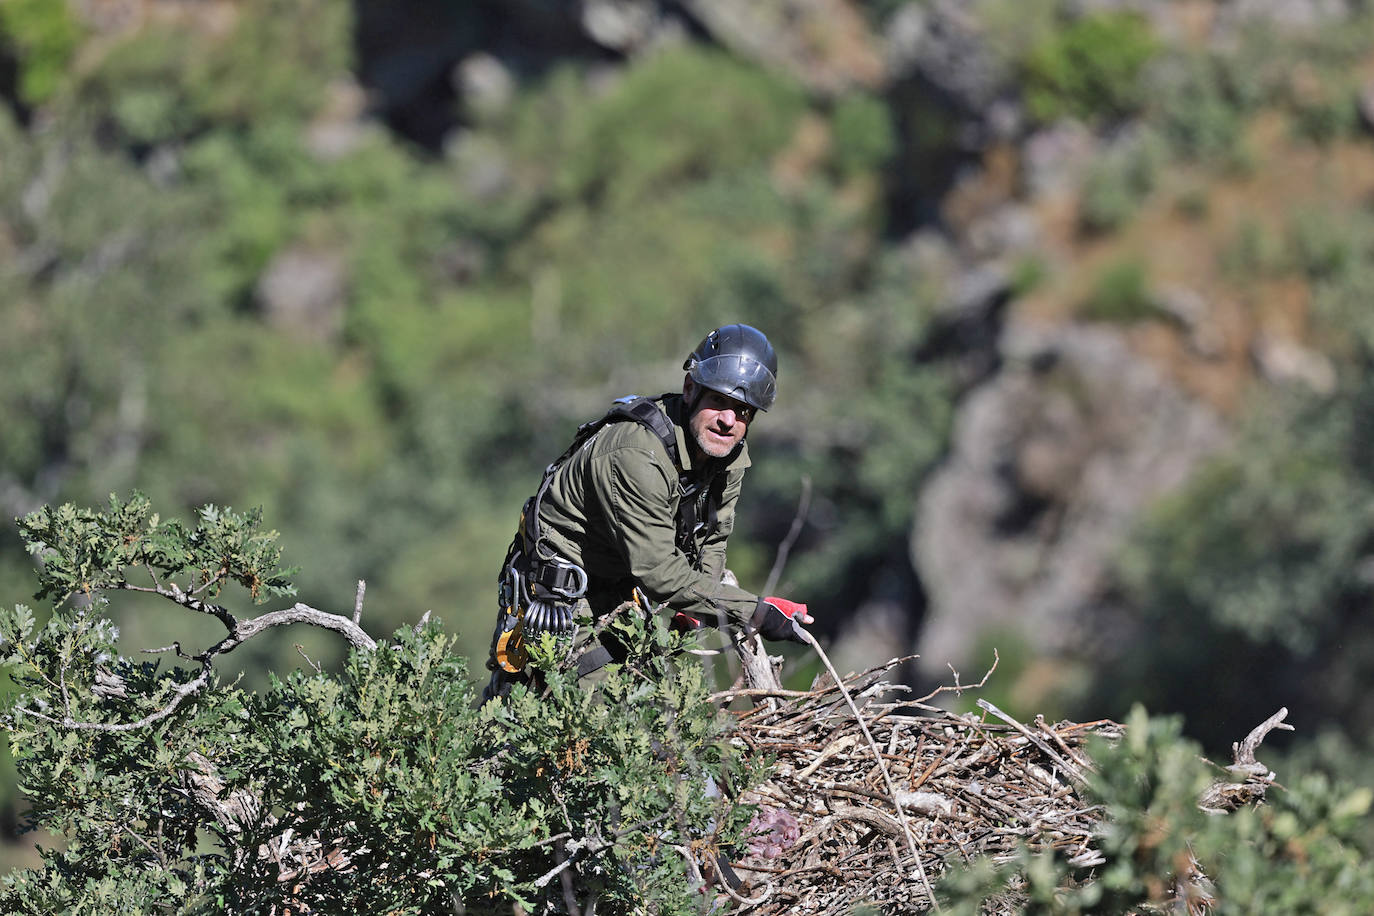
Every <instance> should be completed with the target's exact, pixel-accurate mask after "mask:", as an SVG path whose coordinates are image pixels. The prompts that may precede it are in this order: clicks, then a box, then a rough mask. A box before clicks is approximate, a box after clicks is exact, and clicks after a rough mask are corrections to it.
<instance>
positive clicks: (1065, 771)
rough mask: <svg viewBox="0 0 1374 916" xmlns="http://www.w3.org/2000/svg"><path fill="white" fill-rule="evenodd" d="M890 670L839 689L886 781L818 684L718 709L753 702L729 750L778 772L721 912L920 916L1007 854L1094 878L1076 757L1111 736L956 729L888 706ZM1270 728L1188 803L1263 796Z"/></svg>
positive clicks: (919, 708) (831, 695)
mask: <svg viewBox="0 0 1374 916" xmlns="http://www.w3.org/2000/svg"><path fill="white" fill-rule="evenodd" d="M898 661H899V660H894V661H893V662H889V663H888V664H887V665H885V666H883V667H881V668H878V669H874V670H870V671H868V672H865V673H864V674H861V675H857V676H853V677H851V678H849V679H847V680H846V681H845V686H846V687H847V688H848V690H849V693H850V694H851V695H852V697H853V700H854V702H855V704H856V705H857V707H858V709H859V711H860V713H861V715H862V716H863V718H864V720H865V722H866V723H867V726H868V731H869V733H870V734H871V735H872V738H873V743H874V744H876V746H877V749H878V751H879V752H880V753H881V755H882V761H883V763H884V764H886V769H887V774H886V775H885V774H884V773H883V771H882V768H880V767H879V765H878V760H877V757H876V755H875V752H874V748H873V747H872V746H871V745H870V744H869V740H868V738H867V737H866V736H865V735H864V734H863V730H862V729H861V727H860V725H859V722H858V720H857V718H856V717H855V715H854V714H853V711H852V710H851V708H850V707H849V705H848V702H847V701H846V699H845V698H844V696H843V694H842V692H841V691H840V689H839V687H838V686H837V685H836V684H835V682H834V681H833V680H832V679H830V678H828V677H823V680H822V681H819V682H818V683H817V685H816V686H815V687H813V689H812V690H810V691H805V692H798V691H774V690H737V691H733V692H731V693H727V694H725V695H723V698H725V697H728V698H729V699H732V700H738V699H741V698H747V699H749V700H751V701H753V702H755V703H757V705H754V706H753V707H752V708H749V709H746V710H744V711H739V712H734V713H733V715H734V716H735V717H736V722H735V726H734V735H733V740H734V741H736V742H737V743H740V744H743V745H745V746H747V748H748V749H749V751H750V752H751V753H756V754H761V755H767V756H771V757H773V758H775V759H776V761H777V762H776V765H775V767H774V768H773V772H772V775H771V777H770V779H769V780H768V781H767V782H766V783H764V785H763V786H762V787H761V788H760V789H759V790H758V793H757V797H755V798H751V799H749V800H750V801H755V802H758V803H759V804H761V805H763V806H765V807H764V808H763V809H762V811H763V816H762V818H761V819H760V821H759V823H761V824H763V825H766V826H769V829H768V830H767V832H766V833H764V834H762V835H761V836H760V837H758V838H757V839H756V841H755V842H754V843H751V853H750V854H749V855H747V856H744V857H743V858H737V859H736V861H735V868H736V871H737V873H738V874H739V876H740V877H741V878H743V879H744V881H745V884H744V886H743V887H742V888H740V890H739V892H738V896H736V895H733V894H732V896H736V900H737V901H739V903H738V904H737V909H735V910H734V912H738V913H744V914H754V916H764V914H767V916H773V914H778V916H781V914H794V916H795V914H807V913H818V914H819V913H824V914H834V913H842V912H846V908H847V907H850V906H853V905H854V903H855V902H857V901H864V902H868V903H871V904H873V905H876V906H878V907H879V909H880V910H881V911H882V912H884V913H910V912H920V911H924V910H927V909H930V908H931V906H932V900H933V896H934V892H933V884H934V883H935V882H936V881H937V879H938V878H939V876H940V874H941V873H942V872H943V871H945V870H946V869H947V868H948V867H950V866H951V865H957V864H960V863H963V862H967V861H970V860H972V859H974V858H977V857H980V856H989V857H991V858H992V859H993V860H994V861H1008V860H1009V859H1011V858H1012V857H1013V855H1014V853H1015V851H1016V850H1017V848H1018V847H1020V846H1028V847H1029V848H1030V849H1032V850H1044V849H1048V848H1054V849H1055V850H1057V851H1058V852H1059V853H1060V854H1062V855H1063V856H1064V857H1065V858H1067V859H1068V860H1069V861H1070V862H1072V863H1073V864H1076V865H1080V866H1092V865H1096V864H1100V863H1102V861H1103V859H1102V857H1101V855H1100V853H1099V852H1098V851H1097V849H1096V847H1095V837H1096V835H1097V832H1098V830H1099V828H1100V826H1101V821H1102V811H1101V809H1100V808H1099V807H1097V806H1095V805H1094V804H1092V802H1091V801H1089V800H1088V799H1087V797H1086V794H1085V792H1084V774H1085V773H1086V772H1088V771H1089V770H1090V769H1091V768H1092V762H1091V761H1090V760H1089V759H1088V758H1087V756H1086V754H1085V752H1084V747H1085V744H1086V743H1087V740H1088V739H1089V738H1090V737H1092V736H1100V737H1103V738H1106V739H1109V740H1115V739H1117V738H1119V737H1120V736H1121V735H1122V734H1123V727H1122V726H1121V725H1119V724H1117V723H1115V722H1111V721H1109V720H1100V721H1096V722H1087V723H1072V722H1058V723H1054V724H1050V723H1048V722H1046V721H1045V720H1044V719H1043V717H1039V716H1037V717H1036V719H1035V720H1034V721H1033V722H1032V723H1030V724H1023V723H1021V722H1018V721H1016V720H1015V719H1013V718H1012V717H1010V716H1008V715H1006V714H1005V713H1003V712H1002V711H1001V710H999V709H997V708H996V707H995V706H993V705H992V704H991V703H988V702H987V701H985V700H980V701H979V702H978V705H979V706H980V707H981V709H982V710H983V713H982V714H964V715H957V714H954V713H951V712H948V711H945V710H942V709H939V708H937V707H935V706H931V705H928V704H927V703H925V702H923V701H912V700H910V699H901V698H899V699H897V700H895V701H894V700H893V697H894V696H899V697H900V695H898V694H895V693H894V691H896V690H897V689H899V688H895V687H894V686H893V685H892V684H890V683H888V682H887V681H885V680H884V675H885V674H886V673H887V672H888V671H889V670H891V668H892V667H893V666H895V665H896V664H897V663H898ZM937 692H938V691H937ZM932 696H933V695H932ZM928 699H930V697H926V698H923V700H928ZM1284 714H1285V713H1284V712H1280V713H1279V714H1277V715H1276V716H1275V717H1274V718H1272V719H1270V720H1269V721H1268V722H1266V723H1264V724H1263V725H1261V726H1260V727H1259V728H1257V729H1255V731H1254V732H1252V733H1251V736H1250V737H1249V738H1247V739H1246V741H1245V742H1243V743H1241V744H1237V745H1236V746H1235V750H1236V763H1235V765H1234V766H1233V767H1231V768H1230V773H1231V774H1232V775H1234V777H1235V781H1227V780H1222V781H1219V782H1218V783H1217V784H1216V785H1214V786H1213V787H1212V788H1211V789H1210V790H1209V791H1208V792H1207V793H1206V794H1205V795H1204V797H1203V798H1202V799H1200V800H1199V802H1200V804H1202V805H1204V806H1205V807H1208V808H1212V809H1221V810H1226V809H1233V808H1235V807H1238V806H1240V805H1241V804H1246V803H1250V802H1253V801H1255V800H1257V799H1258V798H1261V797H1262V796H1263V793H1264V789H1265V788H1266V787H1267V786H1268V785H1269V784H1270V783H1271V782H1272V781H1273V774H1272V773H1268V772H1267V770H1265V769H1264V768H1263V766H1262V765H1259V764H1256V762H1255V760H1254V748H1255V745H1257V744H1258V743H1259V741H1260V740H1261V739H1262V738H1263V736H1264V734H1265V733H1267V732H1268V731H1269V730H1270V729H1272V728H1274V727H1287V726H1280V725H1279V723H1280V722H1281V720H1282V718H1283V715H1284ZM742 898H747V902H746V900H744V899H742Z"/></svg>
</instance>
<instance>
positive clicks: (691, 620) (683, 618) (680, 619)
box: [668, 611, 706, 633]
mask: <svg viewBox="0 0 1374 916" xmlns="http://www.w3.org/2000/svg"><path fill="white" fill-rule="evenodd" d="M704 626H706V623H705V621H702V620H697V619H696V618H695V617H693V616H692V615H691V614H684V613H682V612H681V611H678V612H677V613H676V614H674V615H673V619H672V620H670V621H668V629H670V630H672V631H674V632H676V633H690V632H691V631H692V630H700V629H701V628H702V627H704Z"/></svg>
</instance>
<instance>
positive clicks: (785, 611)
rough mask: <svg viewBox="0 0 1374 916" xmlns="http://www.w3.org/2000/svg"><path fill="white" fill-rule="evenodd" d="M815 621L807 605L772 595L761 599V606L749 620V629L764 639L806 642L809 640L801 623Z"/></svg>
mask: <svg viewBox="0 0 1374 916" xmlns="http://www.w3.org/2000/svg"><path fill="white" fill-rule="evenodd" d="M815 622H816V618H814V617H812V616H811V615H810V614H808V613H807V612H806V605H804V604H799V603H797V602H796V601H788V600H787V599H786V598H774V597H771V596H770V597H767V598H760V599H759V606H758V607H757V608H755V609H754V616H753V617H752V618H751V619H750V621H749V630H750V631H751V632H754V633H758V634H759V635H760V636H762V637H763V638H764V639H771V640H774V641H778V640H783V639H790V640H791V641H792V642H799V643H806V642H809V640H808V639H807V638H806V636H805V635H803V631H802V628H801V625H802V624H804V623H815Z"/></svg>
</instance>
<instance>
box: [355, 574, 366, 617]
mask: <svg viewBox="0 0 1374 916" xmlns="http://www.w3.org/2000/svg"><path fill="white" fill-rule="evenodd" d="M366 594H367V582H366V581H365V580H363V579H359V580H358V593H357V594H356V595H354V596H353V625H354V626H357V625H358V621H360V620H362V619H363V596H364V595H366Z"/></svg>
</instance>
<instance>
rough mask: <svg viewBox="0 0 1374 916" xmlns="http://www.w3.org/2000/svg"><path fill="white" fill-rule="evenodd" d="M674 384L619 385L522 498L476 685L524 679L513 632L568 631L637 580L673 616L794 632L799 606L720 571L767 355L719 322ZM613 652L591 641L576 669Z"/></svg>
mask: <svg viewBox="0 0 1374 916" xmlns="http://www.w3.org/2000/svg"><path fill="white" fill-rule="evenodd" d="M683 368H684V369H686V370H687V374H686V377H685V378H684V379H683V383H682V394H680V395H678V394H672V393H669V394H664V395H660V396H659V397H658V398H654V399H649V398H622V399H621V400H620V401H618V402H616V405H615V406H614V407H613V408H612V410H611V412H610V413H608V414H607V415H606V416H605V417H603V418H601V419H600V420H596V421H593V422H592V423H588V424H585V425H584V426H583V427H581V428H580V429H579V430H578V434H577V436H576V437H575V438H574V440H573V443H572V445H571V446H570V447H569V448H568V450H567V451H566V452H564V453H563V455H562V456H560V457H559V458H558V459H557V460H556V461H554V463H553V464H551V465H549V467H548V470H547V471H545V474H544V480H543V482H542V483H541V484H540V487H539V491H538V492H537V493H536V494H535V495H534V496H533V497H531V498H530V499H529V500H528V501H527V502H526V503H525V508H524V511H523V512H522V514H521V524H520V531H519V532H518V533H517V534H516V536H515V540H514V541H513V542H512V544H511V547H510V551H509V552H508V553H507V556H506V562H505V564H504V565H503V568H502V571H501V576H500V582H501V613H500V619H499V622H498V624H497V628H496V632H495V633H494V634H493V636H492V647H491V656H490V658H489V659H488V661H487V667H488V668H489V669H491V671H492V678H491V683H490V684H489V685H488V687H487V689H486V691H485V692H484V694H483V696H484V698H486V699H489V698H491V697H493V696H504V695H505V694H506V693H507V692H508V691H509V689H510V685H511V684H512V683H514V682H516V681H519V680H521V679H522V675H521V669H522V668H523V667H524V661H525V660H524V650H523V644H524V641H525V640H526V639H529V638H535V637H537V636H538V634H539V633H540V632H544V631H549V632H554V633H565V632H568V631H570V630H571V628H572V621H573V619H574V618H575V617H576V616H578V615H579V613H582V612H586V611H590V612H591V613H593V614H597V615H599V614H602V613H605V612H607V611H609V610H611V609H613V608H615V607H616V606H617V605H619V604H620V603H621V602H623V601H626V600H628V599H629V598H630V597H631V595H632V594H633V590H634V589H638V590H639V591H640V592H641V593H642V594H643V595H644V597H645V598H647V599H648V600H649V601H650V602H652V603H653V604H655V605H660V604H661V605H664V606H666V607H667V608H668V609H669V610H671V611H673V612H674V618H673V625H674V626H677V627H679V628H687V629H695V628H697V627H700V626H706V625H712V626H726V625H733V626H735V627H737V628H740V629H744V630H746V631H749V632H758V633H760V634H762V635H763V636H764V637H765V638H767V639H775V640H776V639H792V640H795V641H798V642H802V641H804V639H803V637H802V634H801V631H800V629H799V626H800V624H802V623H812V622H813V618H812V617H811V616H810V615H809V614H807V610H806V605H804V604H798V603H796V602H793V601H788V600H786V599H784V598H775V597H768V598H760V597H759V596H757V595H754V594H752V593H750V592H747V591H745V590H744V589H742V588H739V587H738V586H736V585H728V584H725V583H723V582H722V581H721V579H722V576H723V575H724V573H725V546H726V541H727V540H728V539H729V537H730V532H731V531H732V530H733V529H734V525H735V504H736V502H737V501H738V499H739V494H740V486H741V483H742V481H743V479H744V472H745V470H746V469H747V468H748V467H749V449H748V446H747V445H746V444H745V441H744V440H745V436H746V435H747V434H748V432H749V427H750V425H751V424H752V423H753V422H754V421H755V418H756V415H757V414H758V412H760V411H766V410H767V409H768V408H769V407H770V406H772V404H773V399H774V395H775V392H776V384H777V356H776V355H775V354H774V352H773V347H772V345H771V344H769V343H768V339H767V338H766V337H765V336H764V335H763V334H762V333H761V332H760V331H758V330H756V329H755V328H752V327H750V326H748V325H744V324H732V325H726V326H724V327H720V328H717V329H716V330H714V331H712V332H711V333H710V334H708V335H707V336H706V339H705V340H703V341H702V342H701V343H700V345H698V346H697V348H696V349H695V350H693V351H692V353H691V355H690V356H688V357H687V360H686V362H684V363H683ZM609 660H611V655H610V653H609V652H608V651H607V650H605V649H601V650H594V651H593V652H589V653H588V654H587V656H584V658H583V659H582V660H581V661H580V662H579V670H580V671H582V672H583V673H585V672H587V671H589V670H595V668H596V667H599V666H600V665H603V664H605V663H606V662H607V661H609Z"/></svg>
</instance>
